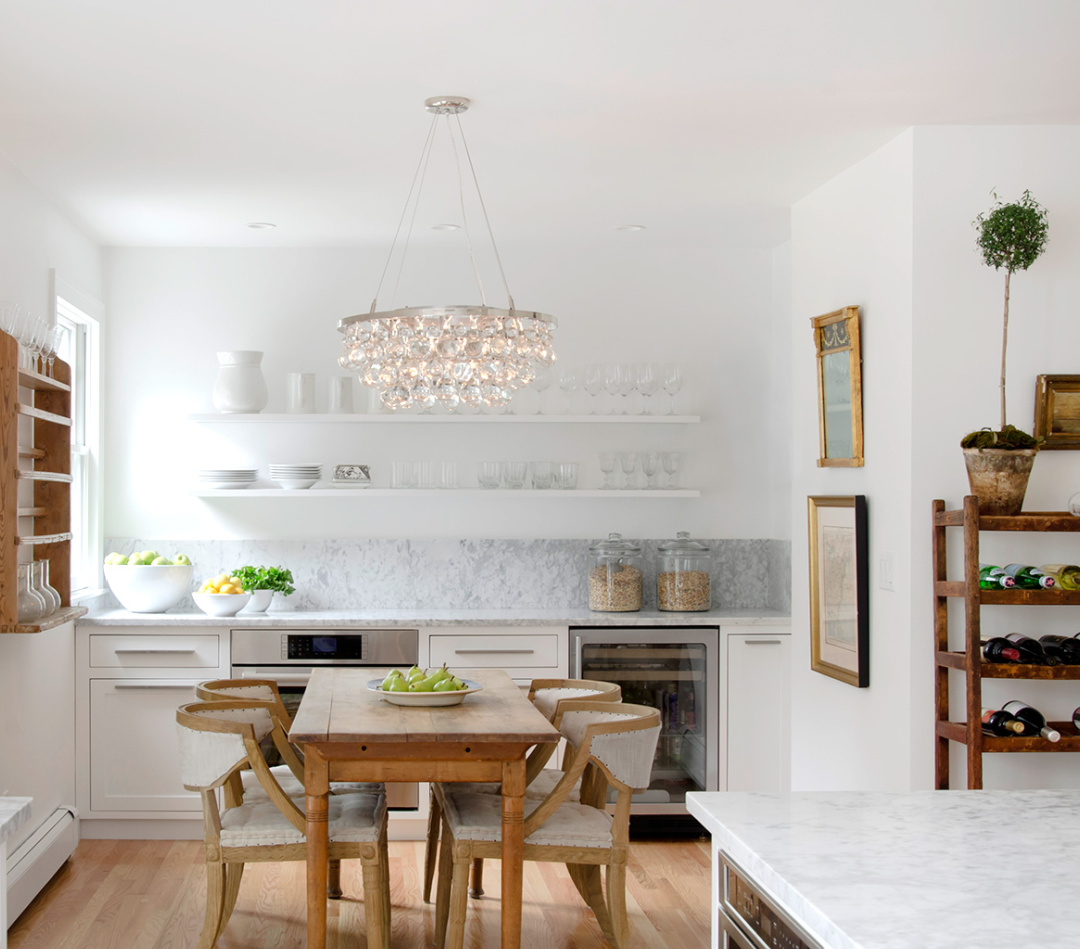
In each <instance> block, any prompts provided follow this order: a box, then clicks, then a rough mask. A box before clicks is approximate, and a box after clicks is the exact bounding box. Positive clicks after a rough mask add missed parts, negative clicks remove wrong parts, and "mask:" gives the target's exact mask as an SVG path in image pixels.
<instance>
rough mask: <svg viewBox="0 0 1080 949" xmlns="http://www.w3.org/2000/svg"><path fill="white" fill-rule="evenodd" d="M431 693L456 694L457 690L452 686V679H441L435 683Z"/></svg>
mask: <svg viewBox="0 0 1080 949" xmlns="http://www.w3.org/2000/svg"><path fill="white" fill-rule="evenodd" d="M431 691H432V692H457V691H458V690H457V688H456V687H455V685H454V680H453V679H442V680H440V681H439V682H436V683H435V688H433V689H432V690H431Z"/></svg>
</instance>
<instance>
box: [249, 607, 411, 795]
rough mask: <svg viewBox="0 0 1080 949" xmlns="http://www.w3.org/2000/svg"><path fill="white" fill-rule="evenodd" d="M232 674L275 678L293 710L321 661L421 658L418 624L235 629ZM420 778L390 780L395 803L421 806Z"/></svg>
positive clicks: (375, 662)
mask: <svg viewBox="0 0 1080 949" xmlns="http://www.w3.org/2000/svg"><path fill="white" fill-rule="evenodd" d="M230 639H231V643H232V676H233V678H236V679H273V680H274V681H275V682H277V684H278V689H279V691H280V692H281V698H282V701H284V703H285V707H286V708H287V709H288V710H289V712H290V714H292V713H294V712H295V711H296V709H297V708H298V707H299V705H300V699H301V698H303V695H304V690H305V689H306V688H307V683H308V679H309V678H310V677H311V672H312V670H313V669H317V668H319V667H320V666H348V667H363V666H398V667H404V668H408V667H409V666H411V665H413V664H414V663H415V662H416V661H417V660H418V659H419V658H420V632H419V630H416V629H251V628H248V629H234V630H231V637H230ZM419 801H420V794H419V788H418V787H417V785H416V784H388V785H387V786H386V803H387V806H388V807H391V808H408V809H412V808H416V807H417V806H418V805H419Z"/></svg>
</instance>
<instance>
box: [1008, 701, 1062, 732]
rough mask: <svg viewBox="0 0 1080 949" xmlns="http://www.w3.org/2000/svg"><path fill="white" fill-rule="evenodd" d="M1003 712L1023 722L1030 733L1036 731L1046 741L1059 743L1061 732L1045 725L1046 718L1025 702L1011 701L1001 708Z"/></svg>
mask: <svg viewBox="0 0 1080 949" xmlns="http://www.w3.org/2000/svg"><path fill="white" fill-rule="evenodd" d="M1001 710H1002V711H1003V712H1006V713H1008V714H1009V715H1011V716H1012V717H1013V718H1015V719H1016V720H1017V721H1019V722H1023V723H1024V724H1025V725H1027V726H1028V727H1029V728H1030V729H1031V730H1032V731H1037V732H1038V733H1039V734H1040V735H1042V736H1043V738H1045V739H1046V740H1047V741H1061V732H1059V731H1058V730H1057V729H1056V728H1051V727H1050V726H1049V725H1047V724H1046V716H1045V715H1043V713H1042V712H1040V711H1039V710H1038V709H1037V708H1032V707H1031V706H1030V705H1028V704H1027V703H1026V702H1021V701H1020V700H1019V699H1013V700H1012V701H1009V702H1006V703H1005V704H1004V705H1002V706H1001Z"/></svg>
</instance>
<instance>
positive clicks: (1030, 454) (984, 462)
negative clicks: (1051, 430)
mask: <svg viewBox="0 0 1080 949" xmlns="http://www.w3.org/2000/svg"><path fill="white" fill-rule="evenodd" d="M1038 451H1039V450H1038V449H1037V448H1022V449H1019V450H1014V451H1009V450H1006V449H1004V448H965V449H963V452H964V463H965V464H966V465H967V473H968V482H969V483H970V484H971V493H972V494H974V495H975V497H977V498H978V499H979V513H980V514H1019V513H1020V508H1022V507H1023V506H1024V494H1025V493H1026V492H1027V484H1028V477H1029V476H1030V475H1031V466H1032V465H1033V464H1035V455H1036V454H1038Z"/></svg>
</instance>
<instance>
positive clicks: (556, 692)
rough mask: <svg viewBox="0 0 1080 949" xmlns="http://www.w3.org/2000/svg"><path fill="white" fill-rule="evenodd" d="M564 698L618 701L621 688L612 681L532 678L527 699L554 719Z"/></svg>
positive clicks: (620, 697) (551, 719)
mask: <svg viewBox="0 0 1080 949" xmlns="http://www.w3.org/2000/svg"><path fill="white" fill-rule="evenodd" d="M566 699H591V700H592V701H594V702H620V701H622V689H621V688H619V686H618V685H617V684H616V683H614V682H600V681H598V680H596V679H533V680H532V684H531V685H530V686H529V701H530V702H532V703H533V705H535V706H536V707H537V708H538V709H539V710H540V711H541V712H543V713H544V714H545V715H546V716H547V720H548V721H549V722H550V721H554V719H555V715H556V714H557V713H558V711H559V706H560V705H561V704H562V702H563V701H564V700H566Z"/></svg>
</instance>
